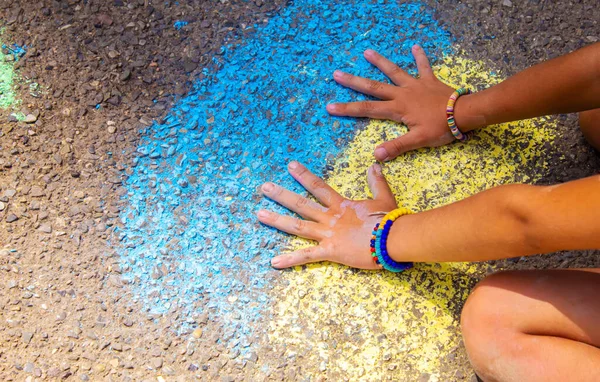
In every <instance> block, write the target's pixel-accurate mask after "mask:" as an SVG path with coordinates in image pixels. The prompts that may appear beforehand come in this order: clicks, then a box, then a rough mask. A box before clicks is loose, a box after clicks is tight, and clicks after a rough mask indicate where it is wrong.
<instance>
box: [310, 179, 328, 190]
mask: <svg viewBox="0 0 600 382" xmlns="http://www.w3.org/2000/svg"><path fill="white" fill-rule="evenodd" d="M310 186H311V187H312V188H313V189H318V188H323V186H325V182H324V181H323V179H321V178H315V179H314V180H313V181H312V182H310Z"/></svg>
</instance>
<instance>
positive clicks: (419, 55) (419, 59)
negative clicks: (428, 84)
mask: <svg viewBox="0 0 600 382" xmlns="http://www.w3.org/2000/svg"><path fill="white" fill-rule="evenodd" d="M412 55H413V57H414V58H415V62H416V63H417V70H418V71H419V77H421V78H426V79H432V78H435V76H434V75H433V70H432V69H431V65H430V64H429V59H428V58H427V55H426V54H425V51H424V50H423V48H421V47H420V46H419V45H413V47H412Z"/></svg>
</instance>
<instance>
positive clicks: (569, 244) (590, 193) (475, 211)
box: [388, 175, 600, 262]
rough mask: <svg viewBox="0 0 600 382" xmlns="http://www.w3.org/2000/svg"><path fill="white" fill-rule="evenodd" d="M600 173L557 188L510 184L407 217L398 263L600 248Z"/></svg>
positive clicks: (393, 242)
mask: <svg viewBox="0 0 600 382" xmlns="http://www.w3.org/2000/svg"><path fill="white" fill-rule="evenodd" d="M598 195H600V175H597V176H592V177H589V178H585V179H580V180H576V181H572V182H568V183H565V184H562V185H558V186H528V185H509V186H500V187H496V188H493V189H491V190H488V191H484V192H481V193H479V194H477V195H474V196H472V197H470V198H467V199H464V200H462V201H460V202H457V203H453V204H450V205H448V206H445V207H441V208H436V209H433V210H430V211H426V212H423V213H418V214H414V215H407V216H403V217H401V218H400V219H398V220H397V221H396V223H395V224H394V225H393V226H392V229H391V232H390V236H389V239H388V250H389V253H390V256H391V257H392V258H394V259H397V260H398V261H431V262H443V261H481V260H492V259H501V258H507V257H517V256H527V255H533V254H540V253H548V252H554V251H559V250H575V249H597V248H600V224H598V222H600V198H598Z"/></svg>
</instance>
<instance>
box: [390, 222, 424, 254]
mask: <svg viewBox="0 0 600 382" xmlns="http://www.w3.org/2000/svg"><path fill="white" fill-rule="evenodd" d="M417 215H418V214H411V215H404V216H402V217H401V218H399V219H397V220H396V221H395V222H394V225H392V228H390V233H389V239H388V242H387V251H388V253H389V255H390V257H391V258H392V260H394V261H397V262H403V261H418V260H417V259H415V257H414V256H413V253H414V251H413V249H412V248H411V247H412V242H413V240H411V239H413V238H414V237H413V235H414V232H409V230H410V228H411V227H415V226H414V225H413V224H418V223H414V220H415V219H418V218H417Z"/></svg>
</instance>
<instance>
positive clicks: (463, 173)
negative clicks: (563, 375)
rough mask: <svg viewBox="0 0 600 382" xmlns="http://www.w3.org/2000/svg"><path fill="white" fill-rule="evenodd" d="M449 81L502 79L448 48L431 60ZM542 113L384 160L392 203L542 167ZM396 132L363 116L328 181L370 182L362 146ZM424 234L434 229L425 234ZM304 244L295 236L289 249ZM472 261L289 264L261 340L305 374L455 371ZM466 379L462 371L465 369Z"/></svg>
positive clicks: (531, 173) (350, 191)
mask: <svg viewBox="0 0 600 382" xmlns="http://www.w3.org/2000/svg"><path fill="white" fill-rule="evenodd" d="M435 71H436V74H437V75H438V77H439V78H440V79H442V80H443V81H444V82H447V83H448V84H450V85H452V86H455V87H458V86H464V85H469V86H474V85H475V86H477V87H483V86H489V85H493V84H495V83H498V82H500V81H501V79H500V78H498V77H497V76H494V75H491V74H490V73H489V72H488V71H486V70H485V67H484V65H483V63H481V62H475V61H471V60H467V59H464V58H457V57H454V58H453V57H447V58H446V59H445V60H444V62H443V63H442V64H441V65H440V66H438V67H436V68H435ZM554 131H555V125H554V122H553V121H552V120H547V119H537V120H528V121H522V122H517V123H510V124H502V125H498V126H491V127H488V128H486V129H484V130H482V131H479V132H478V133H477V135H476V137H475V139H474V140H472V141H470V142H468V143H467V144H462V143H456V144H451V145H448V146H445V147H441V148H437V149H423V150H418V151H416V152H412V153H409V154H406V155H404V156H402V157H401V158H398V159H397V160H395V161H393V162H392V163H389V164H386V165H385V168H384V171H385V173H386V175H387V178H388V180H389V182H390V184H391V187H392V190H393V191H394V193H395V195H396V196H397V199H398V202H399V203H400V204H401V205H404V206H406V207H408V208H411V209H413V210H415V211H423V210H426V209H431V208H435V207H439V206H443V205H446V204H449V203H452V202H455V201H458V200H461V199H464V198H466V197H468V196H470V195H473V194H475V193H477V192H480V191H482V190H485V189H488V188H491V187H494V186H497V185H500V184H507V183H516V182H528V183H531V182H535V181H536V180H539V179H540V178H541V177H542V176H543V175H544V173H545V172H546V169H547V167H548V165H547V162H546V159H545V158H546V157H547V154H546V151H547V150H548V147H550V142H552V140H553V137H554ZM404 132H406V128H405V127H404V126H402V125H399V124H396V123H393V122H389V121H371V122H370V123H369V124H368V125H367V126H366V128H365V129H364V130H362V131H360V132H359V133H357V135H356V137H355V139H354V140H353V141H352V142H351V143H350V144H349V145H348V148H347V149H346V150H345V153H344V155H342V156H341V157H340V158H338V161H337V164H336V166H335V170H333V171H332V172H331V173H330V174H328V177H327V182H328V183H329V184H330V185H332V186H333V187H334V188H335V189H336V190H337V191H339V192H340V193H341V194H342V195H344V196H346V197H348V198H356V199H359V198H365V197H369V196H370V193H369V190H368V186H367V182H366V171H367V168H368V167H369V166H370V165H371V164H372V163H373V155H372V153H373V149H374V147H375V146H376V145H377V144H379V143H380V142H382V141H384V140H389V139H391V138H393V137H396V136H397V135H398V134H402V133H404ZM432 240H434V238H432ZM306 245H311V243H308V242H307V241H303V240H300V239H294V240H291V242H290V245H289V246H290V249H296V248H299V247H302V246H306ZM482 267H483V265H481V264H466V263H445V264H417V266H416V267H415V268H414V269H412V270H410V271H407V272H404V273H402V274H400V275H395V274H392V273H388V272H366V271H357V270H353V269H349V268H346V267H343V266H338V265H335V264H329V263H326V264H313V265H308V266H304V267H297V269H295V270H294V271H291V272H285V273H284V274H283V278H284V282H283V283H282V284H281V286H278V287H276V288H275V290H274V292H273V293H274V295H275V296H278V297H277V300H276V303H275V305H274V306H273V308H272V309H273V310H272V321H271V322H270V328H269V329H270V330H269V332H270V333H271V334H270V342H271V344H272V345H273V346H274V347H275V348H278V349H281V350H282V351H284V353H286V354H288V355H290V354H295V355H296V356H297V357H302V358H304V359H306V360H307V361H310V362H307V363H306V364H307V365H318V366H317V367H315V368H314V369H313V368H306V369H303V370H302V374H303V375H305V376H312V377H318V376H323V377H325V378H327V379H329V380H343V379H345V378H346V379H349V380H369V381H376V380H386V379H390V380H411V381H412V380H417V379H418V378H419V377H420V376H423V375H425V374H428V378H429V379H428V380H430V381H436V380H455V379H457V378H460V375H461V374H458V376H457V374H455V373H457V372H460V371H461V370H462V371H464V370H466V369H468V361H467V360H466V356H465V354H464V349H463V348H462V345H461V342H460V328H459V315H460V309H461V307H462V304H463V303H464V301H465V299H466V298H467V296H468V294H469V291H470V289H471V287H472V286H473V285H474V283H475V282H476V281H477V280H478V279H479V278H480V277H481V275H482V271H483V270H482ZM464 376H465V378H469V377H470V374H468V373H466V374H464Z"/></svg>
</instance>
